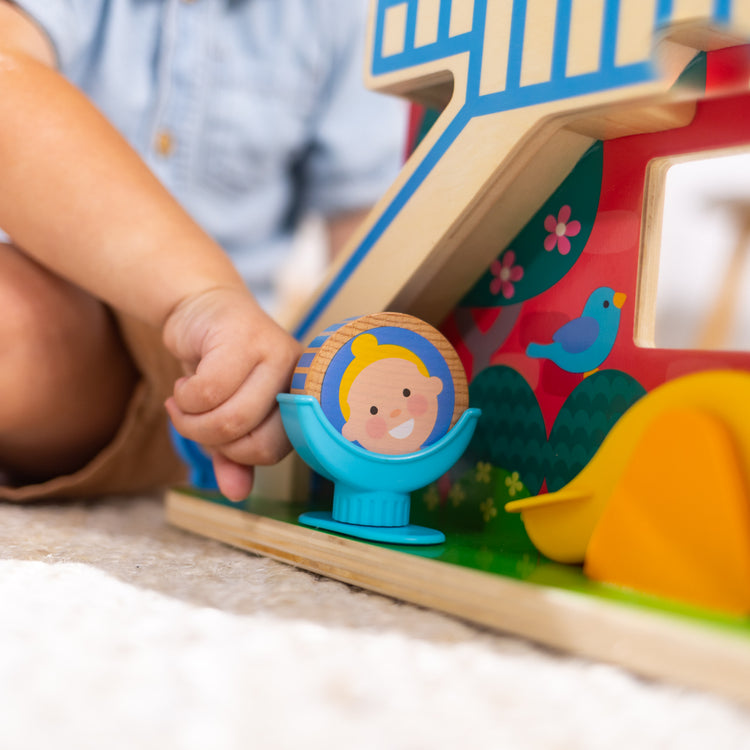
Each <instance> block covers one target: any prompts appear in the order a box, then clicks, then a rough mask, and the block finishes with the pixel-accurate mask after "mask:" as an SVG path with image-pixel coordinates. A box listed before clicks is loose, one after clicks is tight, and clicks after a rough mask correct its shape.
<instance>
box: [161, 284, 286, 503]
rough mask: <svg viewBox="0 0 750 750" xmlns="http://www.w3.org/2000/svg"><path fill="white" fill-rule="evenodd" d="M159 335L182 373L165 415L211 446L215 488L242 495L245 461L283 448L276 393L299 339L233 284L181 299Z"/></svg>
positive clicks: (248, 473)
mask: <svg viewBox="0 0 750 750" xmlns="http://www.w3.org/2000/svg"><path fill="white" fill-rule="evenodd" d="M164 343H165V344H166V346H167V348H168V349H169V350H170V351H171V352H172V353H173V354H174V355H175V356H177V357H178V359H179V360H180V361H181V362H182V364H183V367H184V368H185V372H186V373H187V374H186V376H185V377H184V378H180V379H179V380H178V381H177V382H176V383H175V387H174V393H173V395H172V396H171V397H170V398H169V399H168V400H167V401H166V408H167V412H168V413H169V416H170V417H171V419H172V423H173V424H174V426H175V428H176V429H177V431H178V432H179V433H180V434H182V435H184V436H185V437H187V438H190V439H191V440H195V441H196V442H198V443H200V444H201V445H203V446H205V447H206V448H207V449H208V450H209V451H210V452H211V454H212V456H213V462H214V469H215V471H216V478H217V481H218V483H219V488H220V490H221V491H222V493H223V494H224V495H225V496H226V497H228V498H229V499H230V500H235V501H239V500H242V499H243V498H245V497H246V496H247V495H248V493H249V492H250V490H251V489H252V484H253V468H252V467H253V466H254V465H256V464H272V463H275V462H276V461H278V460H280V459H281V458H283V457H284V455H286V453H288V452H289V449H290V444H289V441H288V439H287V437H286V433H285V432H284V428H283V425H282V423H281V416H280V414H279V409H278V405H277V403H276V394H277V393H279V392H282V391H286V390H288V388H289V383H290V380H291V376H292V371H293V370H294V367H295V365H296V363H297V359H298V358H299V356H300V353H301V346H300V345H299V344H298V343H297V342H296V341H295V340H294V339H293V338H292V337H291V336H290V335H289V334H288V333H286V332H285V331H284V330H283V329H282V328H281V327H280V326H278V325H277V324H276V323H275V322H274V321H273V320H271V318H269V317H268V315H266V313H264V312H263V310H261V308H260V307H259V306H258V305H257V303H256V302H255V301H254V300H253V298H252V297H251V295H250V294H249V293H248V292H246V291H245V290H244V289H237V288H233V287H222V288H216V289H212V290H209V291H207V292H204V293H202V294H200V295H197V296H194V297H190V298H188V299H187V300H184V301H183V302H182V303H181V304H180V305H178V306H177V308H176V309H175V310H174V311H173V312H172V313H171V314H170V316H169V317H168V319H167V321H166V323H165V325H164Z"/></svg>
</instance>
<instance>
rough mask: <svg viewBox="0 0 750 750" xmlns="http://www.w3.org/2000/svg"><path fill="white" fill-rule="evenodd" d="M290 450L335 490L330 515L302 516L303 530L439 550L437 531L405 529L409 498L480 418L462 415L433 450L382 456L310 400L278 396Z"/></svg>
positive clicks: (455, 454)
mask: <svg viewBox="0 0 750 750" xmlns="http://www.w3.org/2000/svg"><path fill="white" fill-rule="evenodd" d="M277 399H278V402H279V406H280V408H281V418H282V420H283V422H284V427H285V429H286V431H287V434H288V435H289V439H290V441H291V442H292V445H293V446H294V448H295V449H296V450H297V452H298V453H299V455H300V456H301V457H302V459H303V460H304V461H305V463H307V464H308V466H310V468H312V469H313V470H314V471H316V472H317V473H318V474H320V475H321V476H323V477H325V478H326V479H330V480H331V481H332V482H333V484H334V496H333V510H332V511H331V512H311V513H303V514H302V515H301V516H300V518H299V520H300V523H303V524H305V525H307V526H313V527H315V528H322V529H326V530H328V531H335V532H337V533H340V534H347V535H348V536H354V537H358V538H360V539H367V540H368V541H375V542H385V543H389V544H440V543H441V542H443V541H445V535H444V534H443V533H442V532H440V531H435V530H433V529H426V528H424V527H422V526H413V525H411V524H409V509H410V504H411V498H410V493H411V492H412V491H413V490H416V489H419V488H420V487H424V486H425V485H428V484H429V483H430V482H433V481H435V480H436V479H437V478H438V477H440V476H442V475H443V474H444V473H445V472H446V471H447V470H448V469H449V468H450V467H451V466H452V465H453V464H454V463H455V462H456V461H457V460H458V459H459V458H460V457H461V454H462V453H463V452H464V451H465V450H466V447H467V446H468V444H469V441H470V440H471V438H472V435H473V434H474V429H475V427H476V423H477V420H478V419H479V415H480V412H479V410H478V409H467V410H466V411H465V412H464V413H463V414H462V415H461V418H460V419H459V420H458V422H457V423H456V425H455V426H454V427H453V428H452V429H451V430H450V431H449V432H448V433H447V434H446V435H444V436H443V437H442V438H441V439H440V440H438V441H437V442H436V443H433V444H432V445H430V446H428V447H427V448H424V449H423V450H420V451H417V452H416V453H407V454H405V455H397V456H386V455H383V454H381V453H372V452H370V451H367V450H365V449H364V448H361V447H359V446H358V445H355V444H354V443H352V442H350V441H348V440H347V439H346V438H344V437H343V436H342V435H341V434H340V433H339V432H338V431H337V430H335V429H334V428H333V427H332V426H331V424H330V423H329V421H328V419H327V418H326V417H325V415H324V414H323V410H322V409H321V407H320V403H319V402H318V400H317V399H316V398H314V397H313V396H301V395H290V394H286V393H282V394H280V395H279V396H277Z"/></svg>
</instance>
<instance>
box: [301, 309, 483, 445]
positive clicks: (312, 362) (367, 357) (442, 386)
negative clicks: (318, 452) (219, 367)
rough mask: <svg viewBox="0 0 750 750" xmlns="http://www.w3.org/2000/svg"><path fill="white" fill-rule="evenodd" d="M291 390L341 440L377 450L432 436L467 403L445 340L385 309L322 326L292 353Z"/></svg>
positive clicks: (453, 355)
mask: <svg viewBox="0 0 750 750" xmlns="http://www.w3.org/2000/svg"><path fill="white" fill-rule="evenodd" d="M291 392H292V393H297V394H306V395H309V396H314V397H315V398H316V399H318V401H319V402H320V405H321V407H322V409H323V413H324V414H325V415H326V417H327V419H328V420H329V422H330V423H331V425H332V426H333V427H334V428H335V429H336V430H338V431H339V432H340V433H341V434H342V435H343V436H344V437H345V438H347V439H348V440H351V441H352V442H356V443H357V444H358V445H360V446H362V447H363V448H366V449H367V450H371V451H373V452H375V453H385V454H403V453H413V452H414V451H417V450H419V449H421V448H423V447H426V446H428V445H430V444H431V443H434V442H435V441H437V440H439V439H440V438H441V437H442V436H443V435H445V434H446V433H447V432H448V430H449V429H450V428H451V427H453V425H454V424H455V423H456V422H457V421H458V418H459V417H460V416H461V414H462V413H463V412H464V411H465V410H466V408H467V407H468V403H469V390H468V384H467V380H466V373H465V372H464V369H463V366H462V365H461V361H460V360H459V358H458V355H457V354H456V351H455V350H454V349H453V347H452V346H451V345H450V343H449V342H448V340H447V339H446V338H445V337H444V336H443V335H442V334H441V333H440V332H439V331H438V330H437V329H435V328H433V327H432V326H431V325H429V324H427V323H425V322H424V321H422V320H420V319H419V318H415V317H413V316H411V315H405V314H403V313H392V312H382V313H373V314H371V315H365V316H363V317H359V318H352V319H349V320H345V321H343V322H341V323H337V324H336V325H334V326H331V327H330V328H328V329H326V330H325V331H323V333H321V334H320V335H319V336H317V337H316V338H315V339H313V340H312V341H311V342H310V345H309V346H308V347H307V349H306V350H305V352H304V354H303V355H302V357H301V358H300V360H299V363H298V365H297V367H296V369H295V371H294V377H293V380H292V388H291Z"/></svg>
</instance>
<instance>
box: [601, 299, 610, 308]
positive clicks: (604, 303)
mask: <svg viewBox="0 0 750 750" xmlns="http://www.w3.org/2000/svg"><path fill="white" fill-rule="evenodd" d="M602 305H604V307H605V308H606V307H609V301H608V300H606V299H605V300H604V302H602Z"/></svg>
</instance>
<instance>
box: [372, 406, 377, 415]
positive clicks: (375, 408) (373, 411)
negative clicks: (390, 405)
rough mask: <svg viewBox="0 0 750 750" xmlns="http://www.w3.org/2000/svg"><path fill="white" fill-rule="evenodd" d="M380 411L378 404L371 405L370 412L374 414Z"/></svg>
mask: <svg viewBox="0 0 750 750" xmlns="http://www.w3.org/2000/svg"><path fill="white" fill-rule="evenodd" d="M377 413H378V407H377V406H371V407H370V414H372V415H373V416H374V415H375V414H377Z"/></svg>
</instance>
